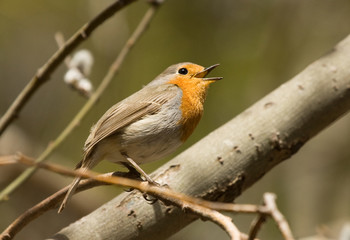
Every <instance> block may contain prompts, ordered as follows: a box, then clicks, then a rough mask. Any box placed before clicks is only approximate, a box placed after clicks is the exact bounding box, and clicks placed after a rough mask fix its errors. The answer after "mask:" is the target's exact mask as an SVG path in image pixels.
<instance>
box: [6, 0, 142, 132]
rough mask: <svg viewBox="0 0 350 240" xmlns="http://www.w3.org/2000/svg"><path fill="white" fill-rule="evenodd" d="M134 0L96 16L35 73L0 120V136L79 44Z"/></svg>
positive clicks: (121, 1) (123, 1)
mask: <svg viewBox="0 0 350 240" xmlns="http://www.w3.org/2000/svg"><path fill="white" fill-rule="evenodd" d="M134 1H135V0H117V1H115V2H114V3H113V4H111V5H110V6H109V7H107V8H106V9H105V10H103V11H102V12H101V13H100V14H99V15H97V16H96V17H95V18H94V19H92V20H91V21H90V22H88V23H86V24H85V25H84V26H83V27H81V28H80V29H79V30H78V31H77V32H76V33H75V34H74V35H73V36H72V37H71V38H70V39H69V40H68V41H67V42H66V43H65V45H64V46H63V47H62V48H59V49H58V50H57V52H55V53H54V55H52V57H51V58H50V59H49V60H48V61H47V62H46V63H45V64H44V65H43V66H42V67H41V68H40V69H39V70H38V71H37V73H36V74H35V75H34V76H33V78H32V79H31V80H30V81H29V83H28V84H27V85H26V86H25V88H24V89H23V90H22V92H21V93H20V94H19V95H18V96H17V98H16V99H15V101H14V102H13V103H12V105H11V106H10V107H9V109H8V110H7V111H6V113H5V114H4V115H3V116H2V117H1V119H0V135H1V134H2V133H3V132H4V131H5V129H6V128H7V127H8V126H9V125H10V123H11V122H12V121H13V120H14V119H15V118H16V117H17V116H18V114H19V112H20V111H21V109H22V108H23V107H24V105H25V104H26V103H27V102H28V100H29V99H30V98H31V97H32V95H33V94H34V93H35V92H36V90H38V89H39V87H40V86H41V85H42V84H43V83H45V82H46V81H48V80H49V78H50V75H51V74H52V73H53V71H55V70H56V68H57V67H58V66H59V65H60V64H61V62H62V61H63V60H64V59H65V57H66V56H68V54H69V53H71V52H72V51H73V50H74V49H75V48H76V47H77V46H78V45H79V44H80V43H82V42H83V41H85V40H86V39H87V38H88V37H89V36H90V34H91V33H92V32H93V31H94V30H95V29H96V28H97V27H98V26H100V25H101V24H102V23H103V22H105V21H106V20H107V19H108V18H110V17H111V16H113V15H114V14H115V13H116V12H118V11H119V10H121V9H122V8H124V7H125V6H127V5H128V4H130V3H132V2H134Z"/></svg>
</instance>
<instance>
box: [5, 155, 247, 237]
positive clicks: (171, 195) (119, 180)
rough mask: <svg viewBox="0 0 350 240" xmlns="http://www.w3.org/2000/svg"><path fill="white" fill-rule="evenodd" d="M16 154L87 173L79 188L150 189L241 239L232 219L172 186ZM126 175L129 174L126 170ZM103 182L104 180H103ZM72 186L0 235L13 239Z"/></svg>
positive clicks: (26, 160)
mask: <svg viewBox="0 0 350 240" xmlns="http://www.w3.org/2000/svg"><path fill="white" fill-rule="evenodd" d="M12 158H15V159H16V161H17V162H20V163H23V164H26V165H29V166H37V167H40V168H43V169H46V170H49V171H52V172H55V173H59V174H63V175H67V176H71V177H77V176H79V177H84V178H89V179H88V180H86V181H84V182H82V183H81V184H79V186H78V189H79V191H83V190H85V189H88V188H91V187H94V186H98V185H102V184H115V185H119V186H123V187H131V188H135V189H138V190H140V191H142V192H146V193H149V194H152V195H153V196H155V197H156V198H158V199H160V200H163V201H166V202H169V203H171V204H173V205H175V206H178V207H180V208H181V209H186V210H189V211H191V212H192V213H194V214H196V215H199V216H200V217H202V218H205V219H209V220H210V221H212V222H214V223H216V224H217V225H219V226H220V227H221V228H222V229H224V230H225V231H226V232H227V233H228V234H229V236H230V237H231V239H233V240H240V239H241V233H240V231H239V230H238V229H237V227H236V226H235V225H234V224H233V222H232V221H231V219H230V218H229V217H227V216H225V215H223V214H221V213H219V212H218V211H216V210H212V209H209V208H207V207H204V206H201V205H198V204H196V199H195V198H192V197H186V196H185V195H184V194H181V193H176V192H174V191H172V190H170V189H168V188H164V187H158V186H154V185H149V184H148V183H147V182H140V181H138V180H133V179H128V178H125V177H120V176H115V174H111V173H108V174H103V175H98V174H97V173H95V172H92V171H85V172H83V171H80V170H76V171H73V170H70V169H68V168H65V167H62V166H59V165H56V164H48V163H36V162H35V161H34V159H31V158H29V157H26V156H24V155H22V154H18V155H16V156H12ZM125 175H126V174H125ZM99 182H103V183H99ZM67 190H68V187H65V188H63V189H61V190H59V191H58V192H56V193H55V194H53V195H51V196H50V197H48V198H47V199H45V200H43V201H42V202H40V203H38V204H37V205H35V206H34V207H32V208H30V209H29V210H27V211H26V212H25V213H23V214H22V215H21V216H20V217H18V218H17V219H16V220H15V221H14V222H13V223H11V224H10V225H9V226H8V227H7V228H6V230H5V231H4V232H3V233H2V234H1V235H0V239H1V240H5V239H6V240H9V239H12V238H13V237H14V236H15V235H16V234H17V233H18V232H19V231H20V230H21V229H22V228H23V227H24V226H26V225H27V224H28V223H29V222H30V221H32V220H34V219H36V218H37V217H39V216H40V215H42V214H43V213H45V212H46V211H48V210H50V209H53V208H55V207H57V205H58V203H59V202H60V201H61V200H62V199H63V197H64V195H65V193H66V191H67ZM185 199H189V200H190V201H186V200H185Z"/></svg>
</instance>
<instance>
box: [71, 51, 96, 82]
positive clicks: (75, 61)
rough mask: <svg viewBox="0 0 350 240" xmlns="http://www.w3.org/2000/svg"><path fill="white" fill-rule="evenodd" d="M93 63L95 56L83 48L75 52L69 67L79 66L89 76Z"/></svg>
mask: <svg viewBox="0 0 350 240" xmlns="http://www.w3.org/2000/svg"><path fill="white" fill-rule="evenodd" d="M93 63H94V58H93V56H92V54H91V53H90V51H88V50H86V49H83V50H80V51H78V52H76V53H75V54H74V56H73V57H72V59H71V61H70V63H69V68H78V69H79V70H80V71H81V72H82V73H83V74H84V75H85V76H88V75H89V74H90V72H91V67H92V64H93Z"/></svg>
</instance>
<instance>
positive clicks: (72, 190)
mask: <svg viewBox="0 0 350 240" xmlns="http://www.w3.org/2000/svg"><path fill="white" fill-rule="evenodd" d="M82 170H87V168H82ZM80 180H81V177H77V178H75V179H74V181H73V182H72V183H71V185H70V187H69V189H68V191H67V193H66V196H65V197H64V199H63V201H62V203H61V206H60V208H59V209H58V213H61V212H62V211H63V209H64V208H65V207H66V205H67V202H68V201H69V199H70V198H71V197H72V196H73V194H74V193H75V190H76V189H77V187H78V185H79V182H80Z"/></svg>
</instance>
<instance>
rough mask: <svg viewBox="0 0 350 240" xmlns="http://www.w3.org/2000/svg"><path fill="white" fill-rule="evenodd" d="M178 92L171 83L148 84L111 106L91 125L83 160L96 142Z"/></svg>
mask: <svg viewBox="0 0 350 240" xmlns="http://www.w3.org/2000/svg"><path fill="white" fill-rule="evenodd" d="M179 93H180V92H179V88H178V87H177V86H176V85H173V84H167V85H162V86H148V87H147V89H145V88H143V89H141V90H140V91H139V92H137V93H135V94H133V95H131V96H130V97H128V98H126V99H124V100H123V101H121V102H119V103H117V104H115V105H114V106H112V107H111V108H110V109H109V110H108V111H107V112H106V113H105V114H104V115H103V116H102V117H101V118H100V120H99V121H98V122H97V123H96V125H95V126H93V127H92V130H91V133H90V135H89V137H88V138H87V140H86V142H85V146H84V158H83V161H84V159H86V158H87V157H88V156H89V155H90V153H91V152H92V150H93V148H94V146H95V145H96V144H97V143H98V142H100V141H101V140H103V139H104V138H106V137H108V136H110V135H111V134H113V133H114V132H116V131H118V130H119V129H121V128H123V127H125V126H127V125H129V124H131V123H133V122H135V121H137V120H138V119H140V118H142V117H144V116H145V115H148V114H155V113H157V112H158V111H159V110H160V108H161V106H162V105H163V104H164V103H166V102H167V101H168V100H169V99H173V98H174V97H175V96H176V95H178V94H179ZM80 165H81V163H80V164H78V167H79V166H80Z"/></svg>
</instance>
